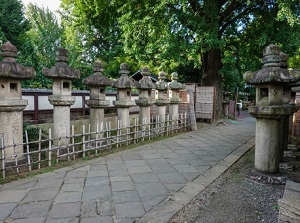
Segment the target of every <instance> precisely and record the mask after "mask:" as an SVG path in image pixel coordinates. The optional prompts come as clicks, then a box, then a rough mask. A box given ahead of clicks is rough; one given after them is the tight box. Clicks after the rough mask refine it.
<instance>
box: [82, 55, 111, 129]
mask: <svg viewBox="0 0 300 223" xmlns="http://www.w3.org/2000/svg"><path fill="white" fill-rule="evenodd" d="M93 70H94V73H93V74H92V75H91V76H89V77H87V78H85V79H83V83H84V84H86V85H88V86H89V87H90V99H89V100H88V101H87V102H86V104H87V106H88V107H89V108H90V123H91V131H93V132H95V131H96V130H97V123H99V122H103V121H104V108H105V107H107V106H109V101H108V100H105V87H106V86H111V85H112V84H113V81H112V80H111V79H109V78H108V77H106V76H105V75H103V74H102V72H103V70H104V69H103V67H102V63H101V61H99V60H96V61H95V63H94V69H93Z"/></svg>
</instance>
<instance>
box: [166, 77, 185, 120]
mask: <svg viewBox="0 0 300 223" xmlns="http://www.w3.org/2000/svg"><path fill="white" fill-rule="evenodd" d="M171 75H172V77H171V80H172V81H171V82H169V83H168V87H169V102H170V104H169V114H170V118H171V120H177V118H178V112H179V104H180V102H181V99H180V98H179V90H181V89H184V88H185V84H181V83H179V82H178V81H177V80H178V74H177V73H176V72H173V73H172V74H171Z"/></svg>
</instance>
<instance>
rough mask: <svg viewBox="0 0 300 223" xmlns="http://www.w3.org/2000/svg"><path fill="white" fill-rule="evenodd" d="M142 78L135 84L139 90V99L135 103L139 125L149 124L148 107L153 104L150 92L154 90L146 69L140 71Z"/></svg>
mask: <svg viewBox="0 0 300 223" xmlns="http://www.w3.org/2000/svg"><path fill="white" fill-rule="evenodd" d="M141 74H142V76H143V78H142V79H141V80H140V81H139V83H138V84H137V88H138V89H139V99H138V100H135V103H136V104H137V105H138V106H139V107H140V111H139V120H140V123H141V124H149V118H150V106H151V105H153V104H154V103H155V99H154V98H151V91H152V89H154V88H155V85H154V83H153V82H152V80H151V79H150V74H151V72H150V69H149V68H148V67H145V68H142V69H141ZM143 118H146V123H143Z"/></svg>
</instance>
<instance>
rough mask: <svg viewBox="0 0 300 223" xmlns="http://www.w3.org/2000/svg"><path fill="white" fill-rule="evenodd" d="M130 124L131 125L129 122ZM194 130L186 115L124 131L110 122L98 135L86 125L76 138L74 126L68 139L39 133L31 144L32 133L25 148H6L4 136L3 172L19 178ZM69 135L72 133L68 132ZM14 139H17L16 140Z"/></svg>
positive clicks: (153, 120)
mask: <svg viewBox="0 0 300 223" xmlns="http://www.w3.org/2000/svg"><path fill="white" fill-rule="evenodd" d="M129 123H130V122H129ZM189 129H190V122H189V117H188V115H187V114H186V113H184V114H179V115H178V117H177V119H176V120H170V117H169V115H166V116H165V117H159V116H152V117H151V118H149V119H148V120H147V119H145V118H144V119H143V120H142V123H140V122H139V119H134V120H133V125H131V126H127V127H123V126H121V122H120V121H118V123H117V126H116V127H115V128H112V127H111V123H110V122H106V123H104V122H101V123H98V124H97V128H96V131H91V126H90V125H89V126H87V128H86V126H85V125H82V131H81V133H80V134H75V132H74V126H72V127H71V133H70V134H69V136H67V137H59V138H53V137H52V130H51V129H49V130H48V132H47V133H45V132H43V131H42V130H41V129H38V130H37V132H36V134H35V135H36V136H37V139H35V140H30V139H29V132H28V131H30V130H26V131H25V133H24V134H25V136H24V138H25V140H24V143H22V144H15V143H14V142H12V144H11V145H5V144H4V138H3V137H4V136H0V139H1V141H0V143H1V144H0V151H1V159H0V162H1V172H2V177H3V178H5V177H6V176H7V175H8V174H10V173H17V174H19V173H20V172H21V171H32V170H34V169H41V168H43V167H47V166H48V167H51V166H52V165H55V164H56V163H59V162H61V161H62V160H64V161H66V160H67V161H71V160H75V159H76V158H78V157H83V158H84V157H86V156H91V155H95V156H97V155H98V154H99V153H100V152H101V151H103V150H111V149H113V148H119V147H121V146H127V145H130V144H136V143H138V142H143V141H145V140H151V139H154V138H157V137H161V136H168V135H172V134H174V133H177V132H182V131H187V130H189ZM66 131H68V130H66ZM13 138H14V137H13ZM17 147H23V153H18V152H17V151H18V150H17ZM9 148H13V151H14V153H13V154H12V155H10V156H6V150H7V149H9Z"/></svg>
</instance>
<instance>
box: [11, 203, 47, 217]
mask: <svg viewBox="0 0 300 223" xmlns="http://www.w3.org/2000/svg"><path fill="white" fill-rule="evenodd" d="M51 205H52V201H42V202H31V203H24V204H20V205H19V206H18V207H16V208H15V209H14V211H13V213H12V214H11V216H10V217H11V218H12V219H18V218H36V217H46V216H47V214H48V211H49V209H50V207H51Z"/></svg>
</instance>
